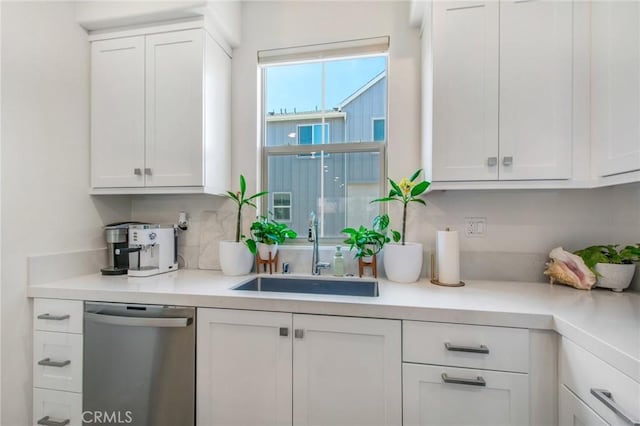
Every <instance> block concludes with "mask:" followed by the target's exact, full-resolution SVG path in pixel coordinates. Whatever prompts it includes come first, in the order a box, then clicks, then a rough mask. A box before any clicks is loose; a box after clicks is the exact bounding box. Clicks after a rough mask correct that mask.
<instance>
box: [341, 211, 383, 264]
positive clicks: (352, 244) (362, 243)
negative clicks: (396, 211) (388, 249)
mask: <svg viewBox="0 0 640 426" xmlns="http://www.w3.org/2000/svg"><path fill="white" fill-rule="evenodd" d="M388 226H389V216H388V215H386V214H385V215H382V216H376V218H375V219H374V220H373V227H372V228H371V229H369V228H366V227H365V226H363V225H360V227H359V228H358V229H355V228H344V229H343V230H342V231H341V232H342V233H343V234H347V235H348V238H347V239H346V240H344V243H345V244H349V250H351V251H353V249H356V254H355V258H356V259H360V258H363V257H373V256H375V255H377V254H378V253H380V251H381V250H382V248H383V247H384V245H385V244H386V243H388V242H389V241H391V239H390V238H389V237H387V234H386V232H385V231H386V229H387V227H388Z"/></svg>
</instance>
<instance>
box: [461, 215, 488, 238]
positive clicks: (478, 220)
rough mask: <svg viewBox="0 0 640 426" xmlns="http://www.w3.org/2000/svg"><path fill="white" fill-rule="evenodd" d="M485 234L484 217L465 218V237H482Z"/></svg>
mask: <svg viewBox="0 0 640 426" xmlns="http://www.w3.org/2000/svg"><path fill="white" fill-rule="evenodd" d="M486 232H487V218H486V217H465V218H464V235H465V236H466V237H471V238H475V237H484V236H485V234H486Z"/></svg>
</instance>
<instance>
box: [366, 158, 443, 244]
mask: <svg viewBox="0 0 640 426" xmlns="http://www.w3.org/2000/svg"><path fill="white" fill-rule="evenodd" d="M420 173H422V169H418V170H417V171H416V172H415V173H414V174H413V175H411V177H410V178H406V177H405V178H402V180H401V181H400V182H399V183H396V182H395V181H394V180H392V179H389V185H390V186H391V189H390V190H389V195H388V196H386V197H383V198H377V199H375V200H373V201H371V202H372V203H387V202H391V201H396V202H399V203H402V232H401V233H400V239H401V240H402V245H405V233H406V230H407V206H408V205H409V203H419V204H422V205H423V206H426V205H427V203H425V201H424V200H423V199H422V198H420V195H422V194H423V193H424V192H425V191H426V190H427V189H428V188H429V185H431V182H428V181H426V180H423V181H417V179H418V177H419V176H420ZM396 236H397V234H396V233H394V240H395V241H396V242H397V241H398V239H396Z"/></svg>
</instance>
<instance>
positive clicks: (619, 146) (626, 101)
mask: <svg viewBox="0 0 640 426" xmlns="http://www.w3.org/2000/svg"><path fill="white" fill-rule="evenodd" d="M591 8H592V9H591V49H592V51H591V135H592V143H593V158H592V163H593V164H595V167H596V173H597V175H598V176H609V175H614V174H618V173H624V172H629V171H634V170H640V3H638V2H637V1H596V2H593V3H592V5H591Z"/></svg>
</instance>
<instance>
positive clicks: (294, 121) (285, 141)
mask: <svg viewBox="0 0 640 426" xmlns="http://www.w3.org/2000/svg"><path fill="white" fill-rule="evenodd" d="M264 72H265V93H264V108H265V121H266V127H265V130H266V132H265V137H266V140H265V142H266V145H267V146H276V145H295V144H296V143H298V142H297V141H299V143H302V144H311V143H312V142H311V136H309V139H298V138H297V131H298V129H297V125H298V124H313V123H317V122H320V121H321V120H319V119H317V118H312V117H310V115H312V114H316V115H317V113H318V112H319V111H321V110H322V63H321V62H314V63H304V64H294V65H279V66H271V67H267V68H265V70H264ZM309 131H310V132H313V129H312V128H309Z"/></svg>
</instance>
